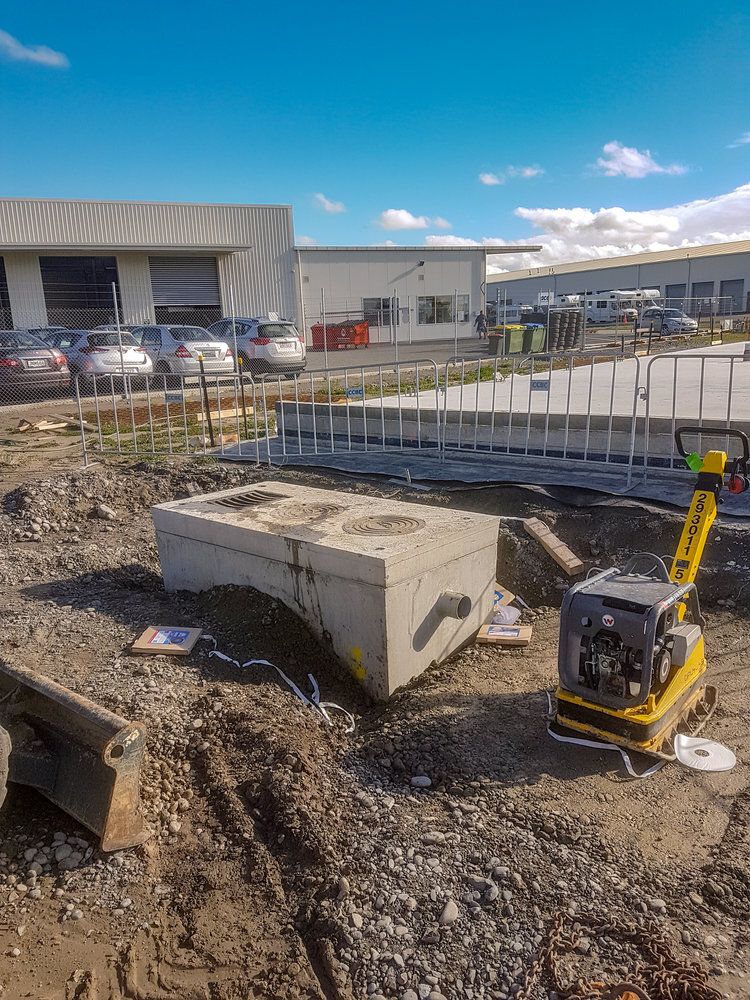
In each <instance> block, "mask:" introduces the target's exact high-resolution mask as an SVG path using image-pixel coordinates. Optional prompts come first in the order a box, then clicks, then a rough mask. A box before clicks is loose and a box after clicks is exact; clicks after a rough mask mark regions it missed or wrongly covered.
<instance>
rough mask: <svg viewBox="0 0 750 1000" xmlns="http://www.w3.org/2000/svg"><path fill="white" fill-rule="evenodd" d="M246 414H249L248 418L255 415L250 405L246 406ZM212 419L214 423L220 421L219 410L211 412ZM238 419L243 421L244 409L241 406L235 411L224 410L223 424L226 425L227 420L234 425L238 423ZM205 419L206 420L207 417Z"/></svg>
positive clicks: (222, 415) (222, 412) (222, 414)
mask: <svg viewBox="0 0 750 1000" xmlns="http://www.w3.org/2000/svg"><path fill="white" fill-rule="evenodd" d="M245 412H246V413H247V415H248V417H250V416H252V413H253V408H252V406H249V405H248V406H246V407H245ZM210 417H211V419H212V420H213V421H214V423H218V421H219V411H218V410H211V411H210ZM237 417H239V418H240V420H242V407H241V406H240V407H239V408H238V409H235V410H222V411H221V422H222V424H223V423H224V421H225V420H231V421H232V422H233V423H236V422H237ZM203 419H204V420H205V417H204V418H203Z"/></svg>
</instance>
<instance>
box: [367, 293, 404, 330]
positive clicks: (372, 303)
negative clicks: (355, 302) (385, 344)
mask: <svg viewBox="0 0 750 1000" xmlns="http://www.w3.org/2000/svg"><path fill="white" fill-rule="evenodd" d="M362 314H363V318H364V320H365V321H366V322H367V323H369V324H370V326H391V299H362ZM393 325H394V326H398V299H395V300H393Z"/></svg>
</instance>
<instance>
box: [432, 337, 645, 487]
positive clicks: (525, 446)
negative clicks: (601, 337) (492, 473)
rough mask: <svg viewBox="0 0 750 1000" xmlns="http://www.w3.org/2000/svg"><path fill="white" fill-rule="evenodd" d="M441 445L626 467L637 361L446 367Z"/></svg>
mask: <svg viewBox="0 0 750 1000" xmlns="http://www.w3.org/2000/svg"><path fill="white" fill-rule="evenodd" d="M442 381H443V385H444V395H443V447H444V449H445V450H446V452H451V453H452V455H451V457H455V454H453V453H456V452H461V451H464V452H466V451H469V452H489V453H494V454H499V455H515V456H524V457H535V458H543V459H547V460H562V461H565V462H570V461H576V462H598V463H606V464H609V463H612V464H618V465H621V466H624V467H626V468H628V469H629V468H630V467H631V465H632V459H633V442H634V429H635V421H636V414H637V404H638V397H639V391H638V389H639V382H640V359H639V358H637V357H635V356H629V357H626V358H623V355H622V354H621V353H619V352H606V353H601V354H600V353H597V354H592V355H581V354H578V353H565V354H547V355H530V356H527V357H524V358H518V357H509V358H495V359H491V361H490V362H487V361H477V362H467V361H464V360H456V361H453V362H448V364H447V365H446V367H445V373H444V377H443V380H442Z"/></svg>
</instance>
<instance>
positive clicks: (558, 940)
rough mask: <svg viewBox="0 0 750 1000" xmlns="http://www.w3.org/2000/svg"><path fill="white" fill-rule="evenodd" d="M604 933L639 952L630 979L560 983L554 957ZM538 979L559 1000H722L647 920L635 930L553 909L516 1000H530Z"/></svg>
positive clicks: (607, 919)
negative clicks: (622, 998) (620, 999)
mask: <svg viewBox="0 0 750 1000" xmlns="http://www.w3.org/2000/svg"><path fill="white" fill-rule="evenodd" d="M574 925H575V927H574ZM604 935H608V936H610V937H613V938H616V939H617V940H618V941H620V942H622V941H626V942H627V943H628V944H629V945H630V946H631V948H632V949H633V950H635V951H637V952H640V956H641V957H640V959H639V960H637V961H636V962H635V966H634V968H633V972H632V978H631V980H630V981H629V982H627V983H622V982H620V983H619V984H618V983H605V982H602V981H600V980H588V979H585V978H582V977H579V978H578V979H576V980H575V982H572V983H568V984H565V983H563V982H562V981H561V979H560V970H559V968H558V957H559V955H560V954H562V953H564V952H570V951H573V950H574V949H575V948H576V947H577V945H578V944H579V942H580V940H581V937H583V936H586V937H588V936H590V937H600V936H604ZM542 981H544V985H545V986H546V987H547V988H548V989H551V990H554V991H555V992H556V993H557V995H558V997H559V998H560V1000H609V998H612V1000H614V998H616V997H628V992H630V994H631V996H632V997H633V998H636V997H639V998H640V1000H643V996H644V994H645V997H646V1000H722V994H721V993H719V991H718V990H715V989H714V988H713V987H712V986H709V985H708V982H707V977H706V971H705V969H703V968H702V967H701V966H700V965H698V963H696V962H691V963H685V962H682V961H680V960H679V959H678V958H676V957H675V956H674V955H673V953H672V950H671V948H670V946H669V943H668V941H667V938H666V937H665V935H664V934H663V933H662V931H661V930H660V929H659V927H658V925H657V924H655V923H654V922H653V921H649V922H648V923H647V924H646V925H644V926H639V925H638V924H633V923H627V922H626V921H623V920H618V919H617V918H616V917H601V918H597V917H584V916H575V917H574V916H571V915H570V914H569V913H567V912H566V911H565V910H559V911H558V912H557V913H556V914H555V915H554V917H553V918H552V923H551V925H550V928H549V931H548V933H547V940H546V942H545V943H544V944H543V945H542V946H541V947H540V949H539V951H538V953H537V956H536V958H535V959H534V961H533V963H532V964H531V966H530V968H529V970H528V972H527V973H526V976H525V978H524V982H523V984H522V986H521V989H520V991H519V992H518V993H517V994H516V1000H531V993H530V990H531V989H532V987H533V986H535V985H536V984H537V983H541V982H542ZM628 1000H629V998H628Z"/></svg>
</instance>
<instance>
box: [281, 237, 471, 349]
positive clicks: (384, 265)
mask: <svg viewBox="0 0 750 1000" xmlns="http://www.w3.org/2000/svg"><path fill="white" fill-rule="evenodd" d="M298 253H299V258H300V267H301V287H302V295H303V299H304V310H305V319H306V326H307V328H308V330H309V328H310V326H311V324H313V323H315V322H319V321H320V289H321V288H323V289H325V296H326V310H327V313H331V314H335V313H336V312H337V311H340V310H346V309H352V310H356V309H360V310H361V309H362V300H363V299H364V298H381V299H383V298H386V299H387V298H389V297H390V296H393V295H396V296H397V297H398V300H399V310H400V313H401V315H400V320H401V322H400V325H399V328H398V334H399V340H402V339H403V340H406V339H407V332H408V319H407V317H406V315H405V309H406V304H407V299H408V300H409V301H410V305H411V309H412V315H411V334H412V340H413V341H419V340H449V339H451V338H452V337H453V336H454V333H455V328H454V324H453V323H435V324H425V325H420V324H419V322H418V318H419V317H418V311H417V300H418V297H419V296H425V295H428V296H432V295H451V296H452V295H453V292H454V290H457V291H458V293H459V295H462V294H468V295H469V316H468V320H467V321H466V322H462V323H459V324H458V335H459V337H467V336H469V335H470V334H471V333H473V332H474V327H473V322H474V317H475V316H476V315H477V313H478V312H479V311H480V309H482V307H483V298H482V282H483V281H484V259H485V258H484V250H483V249H481V248H447V247H446V248H440V249H432V248H429V247H409V248H399V247H388V248H387V249H385V248H377V247H347V248H335V247H332V248H328V247H326V248H318V249H315V248H311V247H307V248H299V250H298ZM420 260H423V261H424V265H423V266H421V267H420V266H419V261H420Z"/></svg>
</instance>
